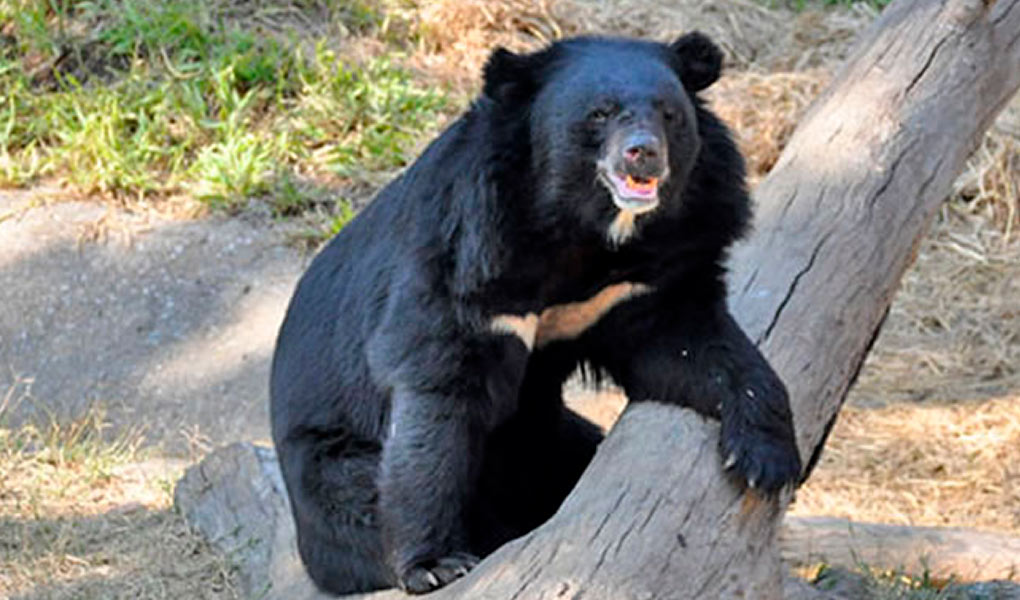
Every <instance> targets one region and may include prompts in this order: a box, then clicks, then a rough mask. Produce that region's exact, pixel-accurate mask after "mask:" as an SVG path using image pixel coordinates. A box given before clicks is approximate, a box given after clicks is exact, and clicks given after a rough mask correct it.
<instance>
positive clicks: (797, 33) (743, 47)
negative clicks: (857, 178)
mask: <svg viewBox="0 0 1020 600" xmlns="http://www.w3.org/2000/svg"><path fill="white" fill-rule="evenodd" d="M874 16H875V13H874V11H873V9H871V8H869V7H868V6H867V5H865V4H854V5H852V6H851V7H830V8H828V9H826V10H824V11H817V10H805V11H799V12H798V11H793V10H789V9H786V8H782V7H766V6H764V5H763V3H761V2H758V1H756V0H731V1H730V2H711V1H710V0H679V1H676V0H670V1H666V0H652V1H647V0H645V1H639V0H485V1H483V2H460V1H457V0H434V1H432V2H427V3H423V8H422V10H421V12H420V13H419V14H418V15H416V16H415V18H416V19H417V20H418V24H419V25H418V29H419V32H420V33H421V37H422V42H423V43H422V47H421V49H420V51H419V52H418V53H416V55H415V56H414V57H413V61H414V62H415V64H417V65H418V66H419V67H421V68H422V69H423V70H424V71H425V72H427V73H429V74H431V75H433V76H438V77H439V78H440V79H442V80H445V81H447V82H450V83H453V84H454V86H455V87H458V88H460V89H465V90H470V89H474V87H475V86H476V85H477V77H478V73H479V72H480V69H481V66H482V64H483V63H484V61H485V57H486V56H487V55H488V53H489V51H490V50H491V49H492V47H493V46H496V45H501V46H505V47H507V48H510V49H512V50H518V51H523V50H529V49H534V48H536V47H538V46H540V45H542V44H544V43H547V42H549V41H551V40H554V39H556V38H559V37H563V36H567V35H577V34H607V35H628V36H639V37H644V38H650V39H658V40H669V39H672V38H674V37H676V36H677V35H678V34H680V33H683V32H686V31H690V30H693V29H698V30H701V31H704V32H705V33H708V34H709V35H711V36H712V37H713V38H714V39H715V40H716V41H717V42H718V43H719V44H720V45H721V46H722V47H723V48H724V50H725V51H726V54H727V62H728V64H729V66H730V67H731V68H735V69H739V70H748V69H750V70H754V71H757V72H771V71H792V70H804V69H815V68H819V67H823V66H830V65H832V64H833V63H835V62H837V61H839V60H841V59H842V58H844V57H845V56H846V54H847V51H848V50H849V47H850V43H851V42H852V40H853V37H854V36H855V35H856V33H857V32H859V31H860V30H861V29H862V28H863V27H864V26H865V25H866V24H867V23H869V22H870V21H871V20H872V19H873V18H874Z"/></svg>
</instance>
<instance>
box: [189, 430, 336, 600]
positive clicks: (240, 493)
mask: <svg viewBox="0 0 1020 600" xmlns="http://www.w3.org/2000/svg"><path fill="white" fill-rule="evenodd" d="M174 505H175V506H176V507H177V510H179V511H180V512H181V514H183V515H184V518H185V519H186V520H187V521H188V523H189V524H190V525H191V526H192V527H194V528H195V529H197V530H199V531H200V532H202V534H203V535H204V536H205V537H206V539H207V540H209V543H210V544H212V545H213V546H214V547H215V548H216V549H217V550H219V551H220V552H223V553H224V554H226V555H227V556H230V557H231V559H232V560H233V562H234V564H235V565H236V566H237V569H238V573H239V576H240V580H241V588H242V591H243V593H244V594H245V597H246V598H264V599H266V600H325V599H327V598H331V596H327V595H325V594H320V593H319V592H318V591H317V590H316V588H315V586H314V584H312V582H311V580H310V579H308V577H307V576H306V575H305V571H304V567H303V566H302V565H301V561H300V559H299V558H298V554H297V546H296V544H295V537H294V536H295V532H294V522H293V519H292V518H291V516H290V506H289V503H288V501H287V495H286V492H285V491H284V487H283V478H282V476H281V474H280V467H279V465H278V464H277V462H276V452H275V451H274V450H273V449H272V448H266V447H264V446H256V445H254V444H250V443H245V442H238V443H234V444H231V445H229V446H225V447H223V448H220V449H218V450H216V451H214V452H212V453H211V454H209V455H208V456H206V457H205V459H204V460H202V462H200V463H198V464H196V465H194V466H192V467H190V468H189V469H188V470H187V471H186V472H185V473H184V477H182V478H181V480H180V481H179V482H178V483H177V488H176V489H175V490H174Z"/></svg>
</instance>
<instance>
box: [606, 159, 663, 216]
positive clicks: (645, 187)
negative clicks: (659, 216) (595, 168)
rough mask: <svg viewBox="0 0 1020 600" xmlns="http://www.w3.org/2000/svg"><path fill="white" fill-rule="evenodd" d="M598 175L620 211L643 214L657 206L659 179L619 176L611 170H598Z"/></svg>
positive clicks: (628, 175) (629, 175)
mask: <svg viewBox="0 0 1020 600" xmlns="http://www.w3.org/2000/svg"><path fill="white" fill-rule="evenodd" d="M599 174H600V175H601V179H602V182H603V183H604V184H605V185H606V187H608V188H609V192H610V194H611V195H612V197H613V203H614V204H616V206H617V207H619V208H620V209H622V210H629V211H631V212H635V213H643V212H648V211H650V210H652V209H654V208H655V207H656V206H658V205H659V181H660V178H658V177H638V176H634V175H631V174H629V173H628V174H624V175H620V174H617V173H616V172H615V170H613V169H600V170H599Z"/></svg>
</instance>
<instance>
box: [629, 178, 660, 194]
mask: <svg viewBox="0 0 1020 600" xmlns="http://www.w3.org/2000/svg"><path fill="white" fill-rule="evenodd" d="M623 185H624V187H626V188H627V191H630V192H633V193H634V194H636V195H638V196H650V195H652V194H654V193H655V190H656V189H657V188H658V186H659V180H658V179H656V178H655V177H650V178H648V179H644V180H641V179H635V178H634V177H632V176H631V175H627V177H626V178H625V179H624V180H623Z"/></svg>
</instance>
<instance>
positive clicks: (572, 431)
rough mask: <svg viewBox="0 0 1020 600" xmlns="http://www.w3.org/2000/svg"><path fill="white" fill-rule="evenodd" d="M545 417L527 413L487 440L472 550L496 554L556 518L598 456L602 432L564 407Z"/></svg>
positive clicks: (472, 529)
mask: <svg viewBox="0 0 1020 600" xmlns="http://www.w3.org/2000/svg"><path fill="white" fill-rule="evenodd" d="M548 408H549V412H548V413H547V415H545V416H544V417H543V418H541V419H538V417H537V416H536V415H530V416H529V415H528V414H527V413H522V414H521V415H518V416H517V417H516V418H515V419H513V420H511V421H510V422H508V423H507V424H506V425H505V426H504V427H502V428H500V429H499V430H497V431H496V432H495V433H494V434H493V436H491V437H490V438H489V440H488V442H487V446H486V452H485V461H484V463H483V466H482V473H481V476H480V477H479V484H478V485H479V487H478V494H477V495H476V497H475V498H474V499H473V501H472V506H471V513H470V514H471V518H470V527H469V529H470V535H471V546H472V550H474V552H475V553H477V554H478V555H479V556H485V555H487V554H490V553H491V552H493V551H494V550H496V548H498V547H500V546H501V545H503V544H504V543H506V542H508V541H510V540H512V539H514V538H517V537H520V536H521V535H524V534H525V533H528V532H529V531H531V530H532V529H534V528H536V527H538V526H539V525H541V524H542V523H544V522H545V521H546V520H548V519H549V517H551V516H552V515H553V514H554V513H555V512H556V510H557V509H559V507H560V505H561V504H562V503H563V500H564V499H565V498H566V497H567V495H568V494H569V493H570V491H571V490H572V489H574V485H575V484H576V483H577V480H578V479H580V477H581V474H582V473H584V470H585V468H587V466H588V463H589V462H591V459H592V457H593V456H594V455H595V450H596V448H597V447H598V444H599V442H601V441H602V437H603V436H602V430H601V429H600V428H599V427H598V426H596V425H594V424H592V423H591V422H589V421H588V420H587V419H585V418H583V417H581V416H579V415H577V414H576V413H574V412H573V411H571V410H570V409H568V408H566V407H564V406H562V405H559V406H553V407H548Z"/></svg>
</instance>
